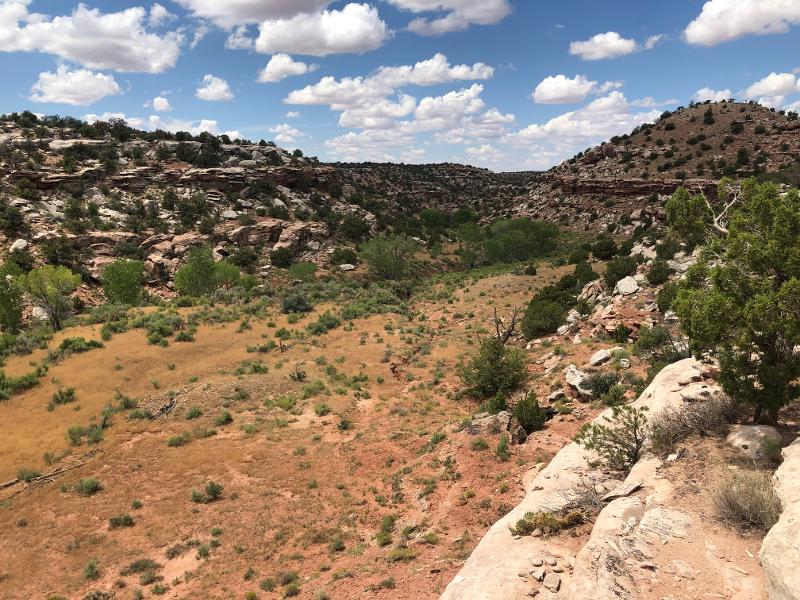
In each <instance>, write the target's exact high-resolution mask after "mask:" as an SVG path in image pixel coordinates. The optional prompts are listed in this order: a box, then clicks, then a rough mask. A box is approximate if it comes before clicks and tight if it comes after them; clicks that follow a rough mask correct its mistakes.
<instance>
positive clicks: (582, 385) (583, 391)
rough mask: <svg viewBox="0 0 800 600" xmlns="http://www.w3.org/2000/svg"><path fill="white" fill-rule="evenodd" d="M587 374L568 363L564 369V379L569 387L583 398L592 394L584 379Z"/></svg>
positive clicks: (586, 377)
mask: <svg viewBox="0 0 800 600" xmlns="http://www.w3.org/2000/svg"><path fill="white" fill-rule="evenodd" d="M587 379H588V375H586V373H584V372H583V371H580V370H579V369H578V367H576V366H575V365H569V366H568V367H567V368H566V369H564V380H565V381H566V382H567V385H569V387H570V388H572V389H573V390H574V391H575V392H577V393H578V395H579V396H581V397H583V398H587V399H590V398H592V397H593V396H594V394H593V393H592V390H590V389H589V388H587V387H586V380H587Z"/></svg>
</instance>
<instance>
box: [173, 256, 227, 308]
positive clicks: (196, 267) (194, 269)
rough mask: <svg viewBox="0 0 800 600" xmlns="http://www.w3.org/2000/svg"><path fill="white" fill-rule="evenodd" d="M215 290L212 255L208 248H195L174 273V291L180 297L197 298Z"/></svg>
mask: <svg viewBox="0 0 800 600" xmlns="http://www.w3.org/2000/svg"><path fill="white" fill-rule="evenodd" d="M216 288H217V283H216V265H215V262H214V255H213V253H212V251H211V248H209V247H208V246H197V247H196V248H192V249H191V250H190V251H189V256H188V258H187V259H186V264H184V265H183V266H182V267H181V268H180V269H178V270H177V271H176V272H175V289H176V290H178V293H179V294H181V295H182V296H194V297H199V296H203V295H205V294H210V293H211V292H213V291H214V290H215V289H216Z"/></svg>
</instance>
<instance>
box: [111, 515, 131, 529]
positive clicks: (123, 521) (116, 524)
mask: <svg viewBox="0 0 800 600" xmlns="http://www.w3.org/2000/svg"><path fill="white" fill-rule="evenodd" d="M134 525H135V521H134V520H133V517H132V516H130V515H129V514H128V513H124V514H121V515H116V516H114V517H111V518H110V519H109V520H108V528H109V529H119V528H120V527H133V526H134Z"/></svg>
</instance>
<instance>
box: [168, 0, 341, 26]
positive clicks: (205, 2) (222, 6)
mask: <svg viewBox="0 0 800 600" xmlns="http://www.w3.org/2000/svg"><path fill="white" fill-rule="evenodd" d="M331 1H332V0H175V2H177V3H178V4H179V5H181V6H183V7H184V8H185V9H187V10H189V11H191V12H192V14H194V16H196V17H201V18H203V19H210V20H211V21H214V23H216V24H217V25H220V26H221V27H232V26H233V25H242V24H246V23H260V22H262V21H267V20H270V19H285V18H290V17H293V16H295V15H298V14H301V13H312V12H315V11H317V10H319V9H321V8H325V7H326V6H328V5H329V4H330V3H331Z"/></svg>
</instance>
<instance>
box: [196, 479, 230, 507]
mask: <svg viewBox="0 0 800 600" xmlns="http://www.w3.org/2000/svg"><path fill="white" fill-rule="evenodd" d="M224 489H225V488H223V487H222V486H221V485H220V484H219V483H216V482H214V481H209V482H208V483H207V484H206V486H205V488H204V490H203V491H202V492H199V491H197V490H192V502H196V503H198V504H208V503H210V502H216V501H217V500H219V499H220V498H222V492H223V490H224Z"/></svg>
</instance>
